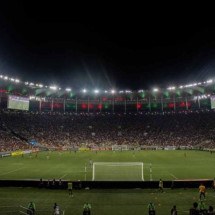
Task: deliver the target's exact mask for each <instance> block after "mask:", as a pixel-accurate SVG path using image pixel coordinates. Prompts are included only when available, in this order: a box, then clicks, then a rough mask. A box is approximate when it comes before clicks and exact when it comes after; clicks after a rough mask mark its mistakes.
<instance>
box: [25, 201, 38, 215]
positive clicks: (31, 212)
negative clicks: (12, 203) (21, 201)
mask: <svg viewBox="0 0 215 215" xmlns="http://www.w3.org/2000/svg"><path fill="white" fill-rule="evenodd" d="M35 210H36V206H35V203H34V202H29V204H28V209H27V214H29V215H34V214H35Z"/></svg>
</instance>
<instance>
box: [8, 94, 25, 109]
mask: <svg viewBox="0 0 215 215" xmlns="http://www.w3.org/2000/svg"><path fill="white" fill-rule="evenodd" d="M7 108H8V109H15V110H29V98H27V97H20V96H11V95H10V96H8V103H7Z"/></svg>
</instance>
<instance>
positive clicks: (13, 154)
mask: <svg viewBox="0 0 215 215" xmlns="http://www.w3.org/2000/svg"><path fill="white" fill-rule="evenodd" d="M11 155H12V156H19V155H23V151H15V152H12V153H11Z"/></svg>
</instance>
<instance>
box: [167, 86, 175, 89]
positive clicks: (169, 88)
mask: <svg viewBox="0 0 215 215" xmlns="http://www.w3.org/2000/svg"><path fill="white" fill-rule="evenodd" d="M167 90H175V87H168V88H167Z"/></svg>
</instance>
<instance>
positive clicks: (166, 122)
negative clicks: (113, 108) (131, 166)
mask: <svg viewBox="0 0 215 215" xmlns="http://www.w3.org/2000/svg"><path fill="white" fill-rule="evenodd" d="M8 129H9V130H10V131H13V133H16V134H19V135H20V136H21V137H24V138H26V139H27V140H29V141H30V140H36V141H37V142H38V143H40V144H41V145H44V146H46V147H68V148H69V147H71V148H75V147H80V146H82V147H91V148H93V147H97V146H100V147H107V146H109V147H110V146H112V145H115V144H117V145H132V146H159V147H165V146H174V147H179V146H187V147H207V148H214V145H215V112H213V111H195V112H192V111H189V112H177V113H175V112H169V113H144V114H134V113H132V114H108V113H99V114H96V113H94V114H89V113H79V114H74V113H73V114H71V113H65V114H63V113H57V112H53V113H51V112H48V113H44V112H42V113H39V112H37V113H33V112H13V111H2V112H1V113H0V137H1V139H0V150H1V151H3V150H4V151H5V150H7V148H8V147H12V149H16V148H17V147H20V148H22V147H24V148H25V147H26V144H25V143H23V141H21V140H20V139H18V138H17V137H14V136H13V135H12V134H11V132H8V131H7V130H8Z"/></svg>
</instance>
